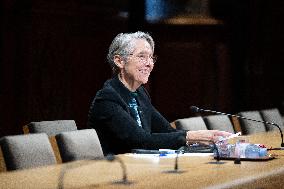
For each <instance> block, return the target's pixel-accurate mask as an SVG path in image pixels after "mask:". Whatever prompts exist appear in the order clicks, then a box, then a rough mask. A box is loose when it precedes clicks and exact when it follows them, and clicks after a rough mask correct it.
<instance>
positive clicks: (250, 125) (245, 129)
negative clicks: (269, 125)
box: [239, 111, 266, 134]
mask: <svg viewBox="0 0 284 189" xmlns="http://www.w3.org/2000/svg"><path fill="white" fill-rule="evenodd" d="M239 115H240V116H243V117H246V118H250V119H254V120H260V121H263V119H262V117H261V115H260V112H259V111H243V112H240V113H239ZM239 121H240V124H241V128H242V133H243V134H254V133H259V132H266V128H265V125H264V123H260V122H255V121H250V120H246V119H239Z"/></svg>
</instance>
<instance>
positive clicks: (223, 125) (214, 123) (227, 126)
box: [204, 115, 235, 133]
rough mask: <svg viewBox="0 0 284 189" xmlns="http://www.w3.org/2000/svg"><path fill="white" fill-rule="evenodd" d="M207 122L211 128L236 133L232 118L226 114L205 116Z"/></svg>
mask: <svg viewBox="0 0 284 189" xmlns="http://www.w3.org/2000/svg"><path fill="white" fill-rule="evenodd" d="M204 121H205V124H206V125H207V128H208V129H210V130H220V131H227V132H230V133H235V131H234V126H233V124H232V122H231V120H230V118H229V117H228V116H226V115H210V116H206V117H204Z"/></svg>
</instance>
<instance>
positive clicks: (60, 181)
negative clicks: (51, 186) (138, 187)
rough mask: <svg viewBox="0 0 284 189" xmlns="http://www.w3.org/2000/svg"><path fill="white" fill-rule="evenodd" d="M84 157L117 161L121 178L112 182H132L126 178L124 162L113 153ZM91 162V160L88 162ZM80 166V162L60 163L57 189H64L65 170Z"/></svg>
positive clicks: (126, 183) (127, 183)
mask: <svg viewBox="0 0 284 189" xmlns="http://www.w3.org/2000/svg"><path fill="white" fill-rule="evenodd" d="M84 159H86V160H97V161H102V160H107V161H109V162H112V161H115V160H116V161H118V162H119V164H120V166H121V168H122V175H123V176H122V180H119V181H114V182H112V183H113V184H125V185H129V184H132V183H133V182H131V181H129V180H128V179H127V171H126V166H125V164H124V162H123V161H122V160H121V159H120V158H119V157H117V156H115V155H113V154H107V155H106V156H105V157H95V158H94V157H84ZM90 163H91V162H90ZM80 166H82V165H81V164H79V165H78V164H74V165H73V164H62V169H61V170H60V174H59V178H58V185H57V189H64V184H63V183H64V176H65V173H66V172H67V170H69V169H74V168H77V167H80Z"/></svg>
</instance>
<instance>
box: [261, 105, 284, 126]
mask: <svg viewBox="0 0 284 189" xmlns="http://www.w3.org/2000/svg"><path fill="white" fill-rule="evenodd" d="M260 113H261V116H262V118H263V120H264V121H268V122H273V123H276V124H277V125H279V127H280V128H281V129H284V124H283V120H282V116H281V114H280V112H279V110H278V109H277V108H271V109H264V110H261V111H260ZM265 126H266V129H267V131H273V130H278V128H277V127H275V126H273V125H270V124H265Z"/></svg>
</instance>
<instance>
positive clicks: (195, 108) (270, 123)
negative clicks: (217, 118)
mask: <svg viewBox="0 0 284 189" xmlns="http://www.w3.org/2000/svg"><path fill="white" fill-rule="evenodd" d="M190 109H191V110H192V111H193V112H208V113H214V114H220V115H227V116H230V117H237V118H240V119H245V120H249V121H254V122H259V123H264V124H268V125H273V126H275V127H277V128H278V130H279V132H280V137H281V148H276V149H277V150H284V142H283V133H282V130H281V128H280V126H279V125H277V124H276V123H273V122H268V121H261V120H255V119H251V118H247V117H243V116H239V115H234V114H227V113H223V112H218V111H214V110H208V109H207V110H206V109H202V108H198V107H196V106H191V107H190ZM272 150H273V149H272Z"/></svg>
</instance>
